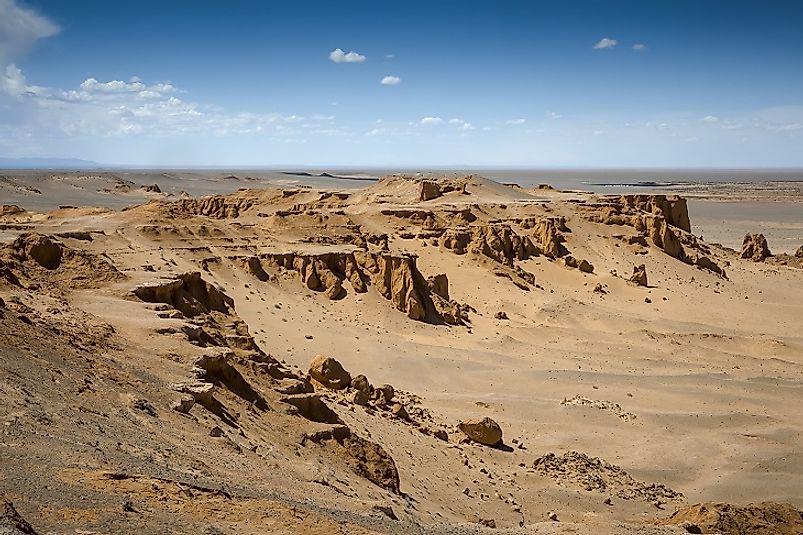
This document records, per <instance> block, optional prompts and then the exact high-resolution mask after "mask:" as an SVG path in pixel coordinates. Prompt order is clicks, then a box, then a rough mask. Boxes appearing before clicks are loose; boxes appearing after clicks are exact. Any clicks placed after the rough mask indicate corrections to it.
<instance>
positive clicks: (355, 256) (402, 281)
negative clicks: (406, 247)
mask: <svg viewBox="0 0 803 535" xmlns="http://www.w3.org/2000/svg"><path fill="white" fill-rule="evenodd" d="M260 259H261V260H262V261H263V262H264V263H265V264H266V265H267V266H269V267H273V268H282V269H287V270H291V271H295V272H297V273H298V274H299V275H300V277H301V280H302V282H303V283H304V285H305V286H306V287H307V288H309V289H310V290H313V291H318V292H324V293H325V295H326V296H327V297H328V298H329V299H342V298H343V297H345V296H346V290H345V288H344V287H343V283H344V281H346V280H348V281H349V283H351V287H352V289H353V290H354V291H355V292H356V293H365V292H367V291H368V286H369V285H373V286H374V287H375V288H376V290H377V291H378V292H379V294H380V295H381V296H382V297H384V298H385V299H388V300H389V301H390V302H391V303H392V304H393V307H394V308H396V309H397V310H399V311H401V312H404V313H405V314H407V316H408V317H409V318H410V319H414V320H419V321H424V322H427V323H440V322H444V323H448V324H452V325H458V324H462V323H464V322H465V321H467V320H468V314H467V310H466V309H467V307H464V306H461V305H459V304H458V303H456V302H455V301H452V300H450V299H448V298H445V297H443V296H442V295H439V294H440V293H442V290H441V289H442V288H443V287H444V281H443V280H442V279H440V278H439V279H438V280H437V282H434V283H433V285H430V283H428V282H427V280H426V279H425V278H424V276H423V275H422V274H421V273H420V272H419V271H418V267H417V266H416V256H415V255H411V254H403V253H389V252H384V251H379V252H370V251H363V250H355V251H335V252H323V253H304V252H283V253H264V254H261V255H260ZM443 277H445V275H444V276H443ZM445 287H447V288H448V281H447V282H446V283H445Z"/></svg>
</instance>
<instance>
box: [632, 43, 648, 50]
mask: <svg viewBox="0 0 803 535" xmlns="http://www.w3.org/2000/svg"><path fill="white" fill-rule="evenodd" d="M631 48H633V50H638V51H639V52H646V51H647V50H649V49H648V48H647V45H645V44H643V43H636V44H635V45H633V46H632V47H631Z"/></svg>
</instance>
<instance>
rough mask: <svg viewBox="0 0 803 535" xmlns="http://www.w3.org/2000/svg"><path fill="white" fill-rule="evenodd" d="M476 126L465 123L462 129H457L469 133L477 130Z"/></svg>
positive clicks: (461, 126)
mask: <svg viewBox="0 0 803 535" xmlns="http://www.w3.org/2000/svg"><path fill="white" fill-rule="evenodd" d="M475 129H476V128H475V126H474V125H473V124H471V123H463V124H462V125H460V128H458V129H457V131H458V132H469V131H471V130H475Z"/></svg>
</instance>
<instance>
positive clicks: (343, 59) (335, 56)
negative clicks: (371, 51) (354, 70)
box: [329, 48, 365, 63]
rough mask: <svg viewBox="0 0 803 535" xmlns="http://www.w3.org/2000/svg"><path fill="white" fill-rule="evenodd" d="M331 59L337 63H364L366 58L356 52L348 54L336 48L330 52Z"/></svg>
mask: <svg viewBox="0 0 803 535" xmlns="http://www.w3.org/2000/svg"><path fill="white" fill-rule="evenodd" d="M329 59H331V60H332V61H334V62H335V63H362V62H363V61H365V56H363V55H362V54H358V53H357V52H354V51H352V52H348V53H346V52H343V50H341V49H339V48H335V49H334V50H332V51H331V52H329Z"/></svg>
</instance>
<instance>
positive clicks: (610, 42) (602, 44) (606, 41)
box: [594, 37, 619, 50]
mask: <svg viewBox="0 0 803 535" xmlns="http://www.w3.org/2000/svg"><path fill="white" fill-rule="evenodd" d="M618 42H619V41H617V40H616V39H610V38H608V37H603V38H602V39H600V40H599V41H597V44H595V45H594V48H595V49H597V50H601V49H604V48H614V47H615V46H616V45H617V43H618Z"/></svg>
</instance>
